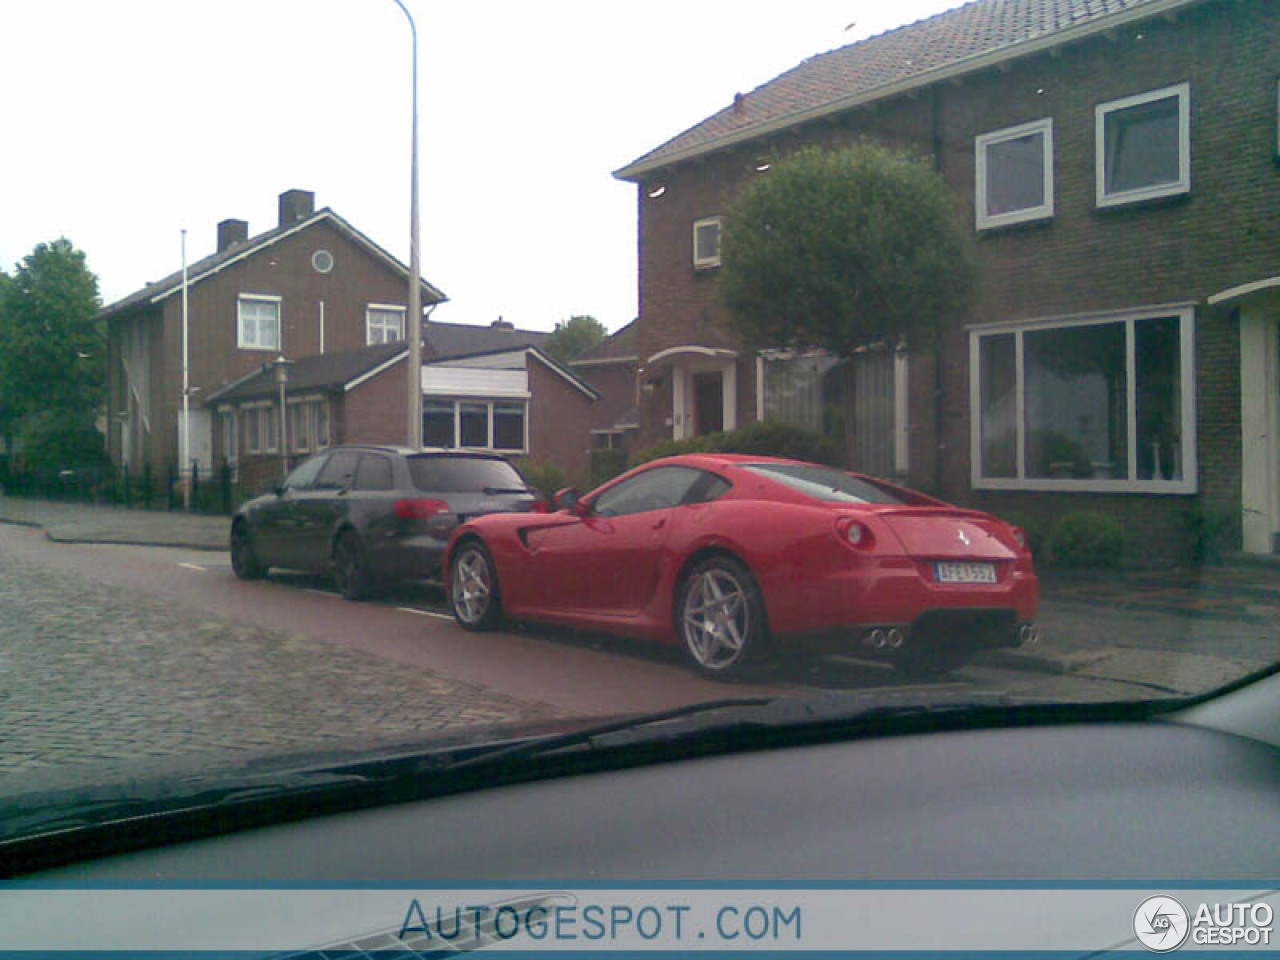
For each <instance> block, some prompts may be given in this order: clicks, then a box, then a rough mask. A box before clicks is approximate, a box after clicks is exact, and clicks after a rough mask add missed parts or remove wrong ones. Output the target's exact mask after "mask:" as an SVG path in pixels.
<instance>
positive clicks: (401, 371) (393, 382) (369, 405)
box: [332, 360, 409, 445]
mask: <svg viewBox="0 0 1280 960" xmlns="http://www.w3.org/2000/svg"><path fill="white" fill-rule="evenodd" d="M407 368H408V363H407V362H405V361H403V360H402V361H400V362H399V363H396V364H393V365H392V366H391V367H389V368H387V369H386V370H384V371H383V372H382V373H380V374H378V375H377V376H376V377H372V378H371V379H369V380H366V381H365V382H364V383H362V384H360V385H359V386H357V387H355V388H353V389H352V390H349V391H348V392H347V393H346V395H345V396H344V397H343V398H342V400H341V401H339V402H338V404H337V409H336V410H335V411H334V417H333V427H332V429H333V431H334V437H333V442H334V443H335V444H338V443H385V444H392V445H403V444H404V442H405V440H407V439H408V433H409V429H408V428H409V424H408V421H407V420H406V415H407V411H406V407H407V400H406V397H407V394H408V384H407V383H406V382H405V379H404V378H405V370H406V369H407Z"/></svg>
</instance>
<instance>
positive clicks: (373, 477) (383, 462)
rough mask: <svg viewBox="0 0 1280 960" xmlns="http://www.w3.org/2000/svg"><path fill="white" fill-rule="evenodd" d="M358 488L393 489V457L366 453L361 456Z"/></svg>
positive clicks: (357, 480)
mask: <svg viewBox="0 0 1280 960" xmlns="http://www.w3.org/2000/svg"><path fill="white" fill-rule="evenodd" d="M355 488H356V489H357V490H393V489H395V488H394V485H393V484H392V482H391V459H390V458H389V457H383V456H379V455H378V454H372V453H366V454H365V455H364V456H363V457H361V458H360V467H359V469H357V470H356V487H355Z"/></svg>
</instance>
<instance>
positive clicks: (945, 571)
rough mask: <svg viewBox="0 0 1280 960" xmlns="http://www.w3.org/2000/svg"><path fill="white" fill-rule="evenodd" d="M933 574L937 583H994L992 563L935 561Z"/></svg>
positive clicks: (994, 576)
mask: <svg viewBox="0 0 1280 960" xmlns="http://www.w3.org/2000/svg"><path fill="white" fill-rule="evenodd" d="M933 575H934V577H935V578H937V581H938V582H939V583H995V582H996V567H995V564H993V563H935V564H934V565H933Z"/></svg>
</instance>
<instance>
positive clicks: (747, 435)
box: [635, 420, 844, 467]
mask: <svg viewBox="0 0 1280 960" xmlns="http://www.w3.org/2000/svg"><path fill="white" fill-rule="evenodd" d="M681 453H750V454H757V455H759V456H767V457H789V458H791V459H793V460H810V461H813V462H814V463H825V464H828V465H830V466H833V467H843V466H844V456H843V455H842V453H841V451H840V449H839V447H838V446H837V445H836V444H835V443H833V442H832V441H830V440H824V439H823V438H821V437H819V436H818V435H817V434H816V433H813V432H811V431H809V430H805V429H803V428H802V427H793V426H791V425H790V424H786V423H781V422H779V421H777V420H764V421H758V422H756V423H751V424H748V425H747V426H745V427H742V428H740V429H738V430H733V431H731V432H729V433H708V434H704V435H703V436H700V437H690V438H689V439H687V440H664V441H663V442H662V443H657V444H654V445H653V446H652V447H648V448H647V449H645V450H641V451H640V452H639V453H637V454H636V456H635V462H636V463H637V464H641V463H647V462H649V461H650V460H657V459H659V458H661V457H674V456H676V455H677V454H681Z"/></svg>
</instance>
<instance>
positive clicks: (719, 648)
mask: <svg viewBox="0 0 1280 960" xmlns="http://www.w3.org/2000/svg"><path fill="white" fill-rule="evenodd" d="M753 626H754V624H753V623H752V622H751V603H750V598H749V597H748V594H747V588H746V586H745V585H744V584H743V583H742V581H741V579H740V578H739V577H738V576H737V575H736V574H734V573H733V572H732V571H731V570H726V569H724V568H723V567H707V568H705V569H703V570H700V571H698V572H697V573H695V574H694V576H693V580H692V581H691V582H690V583H689V585H688V586H687V588H686V589H685V593H684V603H683V604H682V605H681V609H680V632H681V635H682V636H683V638H684V642H685V646H686V647H687V648H688V650H689V653H690V655H692V657H693V658H694V660H696V661H697V662H698V664H699V665H700V666H702V667H703V668H704V669H706V670H726V669H728V668H729V667H732V666H733V665H734V664H735V663H737V662H738V660H739V659H740V658H741V657H742V655H743V652H744V651H745V649H746V646H747V642H748V639H749V638H750V635H751V630H752V627H753Z"/></svg>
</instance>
